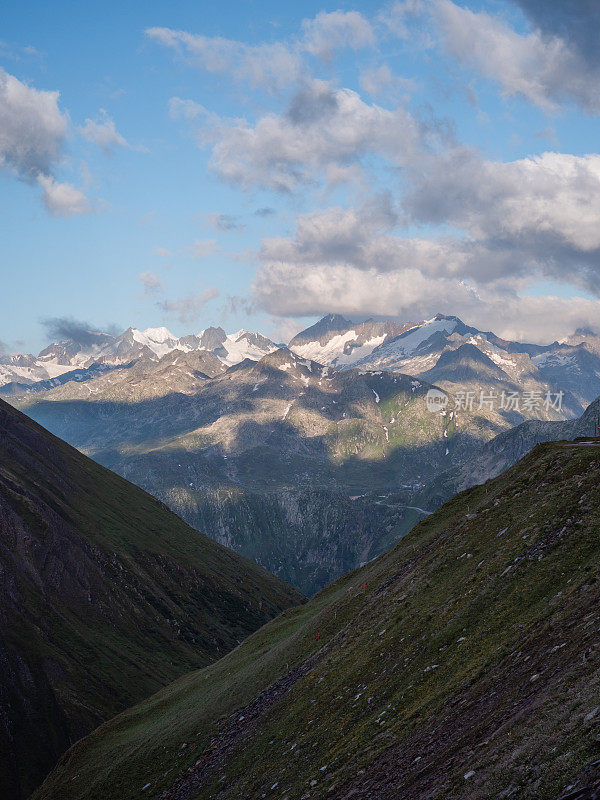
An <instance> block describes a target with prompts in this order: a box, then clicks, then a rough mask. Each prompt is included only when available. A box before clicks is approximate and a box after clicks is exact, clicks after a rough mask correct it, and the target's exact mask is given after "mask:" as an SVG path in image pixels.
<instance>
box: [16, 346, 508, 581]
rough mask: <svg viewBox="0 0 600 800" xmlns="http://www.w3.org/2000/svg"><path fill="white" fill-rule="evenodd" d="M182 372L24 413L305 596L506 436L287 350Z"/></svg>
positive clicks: (385, 543)
mask: <svg viewBox="0 0 600 800" xmlns="http://www.w3.org/2000/svg"><path fill="white" fill-rule="evenodd" d="M196 357H197V356H196V354H193V353H190V354H187V356H185V358H184V359H183V360H184V361H185V359H188V360H189V359H190V358H196ZM169 359H171V360H172V361H177V362H178V363H177V364H170V363H167V364H164V363H163V362H165V360H169ZM179 359H180V356H179V355H177V354H176V353H171V354H170V355H169V356H167V357H165V358H163V359H161V361H159V362H158V364H156V365H155V367H154V368H155V369H160V370H162V372H161V380H160V381H153V380H152V379H150V378H144V377H143V374H142V375H141V376H140V377H139V379H138V378H136V380H135V381H133V379H132V376H131V375H129V374H128V375H123V376H119V375H117V374H116V373H115V372H111V373H107V374H105V375H102V376H100V377H98V378H96V379H95V380H93V381H90V382H88V383H85V384H79V383H73V384H65V385H64V386H61V387H57V388H56V389H53V390H52V391H50V392H45V393H41V394H39V395H35V396H32V397H31V398H29V399H27V400H26V401H25V402H24V403H23V402H22V401H21V407H22V408H23V409H24V410H25V411H26V412H27V413H28V414H29V415H31V416H32V417H33V418H34V419H36V420H37V421H38V422H40V423H41V424H43V425H44V426H45V427H47V428H48V429H50V430H51V431H53V432H54V433H55V434H57V435H59V436H61V437H63V438H65V439H66V440H67V441H69V442H70V443H71V444H73V445H75V446H76V447H78V448H80V449H82V450H83V451H84V452H85V453H86V454H88V455H91V456H92V457H93V458H95V459H96V460H98V461H100V463H102V464H104V465H106V466H108V467H110V468H111V469H114V470H115V471H116V472H118V473H120V474H121V475H123V476H125V477H126V478H128V479H129V480H131V481H133V482H135V483H137V484H138V485H140V486H142V488H144V489H146V490H147V491H149V492H151V493H152V494H153V495H155V496H156V497H159V498H160V499H161V500H163V501H164V502H165V503H167V504H168V505H169V506H170V507H171V508H173V509H174V510H175V511H177V513H179V514H181V515H182V516H183V517H184V518H185V519H186V521H188V522H189V523H190V524H192V525H193V526H194V527H196V528H199V529H200V530H204V531H206V532H207V533H208V534H209V535H210V536H212V537H214V538H215V539H217V540H218V541H220V542H221V543H223V544H226V545H227V546H229V547H232V548H234V549H235V550H237V551H238V552H241V553H243V554H244V555H247V556H248V557H250V558H252V559H254V560H256V561H258V562H259V563H261V564H263V566H265V567H267V568H268V569H269V570H270V571H272V572H274V573H275V574H276V575H278V576H280V577H282V578H284V579H285V580H287V581H290V582H292V583H293V584H294V585H296V586H298V587H299V588H300V589H301V590H302V591H303V592H304V593H306V594H310V593H313V592H314V591H316V590H318V589H320V588H322V587H323V586H325V585H326V584H327V583H329V582H330V581H331V580H333V579H334V578H337V577H339V576H340V575H341V574H343V573H344V572H347V571H348V570H350V569H353V568H354V567H356V566H358V565H360V564H362V563H364V562H366V561H368V560H370V559H371V558H373V557H374V556H376V555H379V554H380V553H381V552H383V551H384V550H386V549H387V548H389V547H390V546H391V545H392V544H393V543H394V542H395V541H397V540H398V538H400V536H401V535H402V534H403V533H405V532H406V531H407V530H409V529H410V527H412V525H413V524H414V522H415V521H416V520H417V519H418V518H419V516H422V513H421V512H419V511H415V509H414V508H409V507H407V506H412V505H414V504H412V503H410V502H408V501H407V499H406V497H408V496H409V494H410V493H411V492H412V491H413V490H414V488H415V487H419V486H421V485H423V484H425V483H426V482H427V481H428V480H429V479H430V478H432V477H433V476H435V475H436V474H437V473H438V472H439V471H440V470H441V469H443V468H444V466H446V467H450V466H452V465H458V464H462V463H464V461H465V460H466V459H468V457H469V455H470V454H471V453H473V452H475V451H477V450H479V448H480V447H481V444H482V442H484V441H486V440H487V439H489V438H491V437H492V436H493V435H495V434H496V433H497V432H498V431H499V430H502V429H503V425H504V424H505V423H503V421H502V419H501V418H499V417H498V415H494V414H490V415H489V416H486V415H485V413H482V414H478V413H474V414H472V415H471V416H470V417H469V418H466V417H465V421H464V424H463V423H462V422H461V425H460V427H458V426H457V425H456V424H455V420H454V417H453V413H452V411H451V410H450V409H449V410H448V413H446V414H445V415H443V414H432V413H430V412H429V411H428V410H427V405H426V400H425V397H426V394H427V391H428V390H429V389H430V388H431V386H430V384H428V383H425V382H424V381H419V380H416V379H414V378H411V377H410V376H407V375H403V374H401V373H394V372H381V371H375V372H369V371H367V370H358V369H357V370H344V371H338V370H333V369H331V368H329V367H322V366H321V365H319V364H317V363H315V362H314V361H310V360H309V359H304V358H299V357H298V356H296V355H294V354H293V353H291V352H290V351H289V350H287V349H285V348H282V349H280V350H278V351H276V352H274V353H271V354H269V355H267V356H265V357H264V358H263V359H262V360H261V361H260V362H258V363H256V362H252V361H244V362H242V363H241V364H239V365H237V366H236V367H232V368H230V369H228V370H227V372H225V373H223V374H220V375H216V376H215V377H214V378H213V379H211V380H208V379H207V378H206V376H205V375H203V374H199V373H198V371H196V372H194V371H193V370H191V369H190V367H189V366H183V367H182V368H181V369H180V367H181V364H180V363H179ZM178 370H179V371H178ZM142 373H143V370H142ZM148 383H149V385H147V384H148ZM14 402H17V401H14Z"/></svg>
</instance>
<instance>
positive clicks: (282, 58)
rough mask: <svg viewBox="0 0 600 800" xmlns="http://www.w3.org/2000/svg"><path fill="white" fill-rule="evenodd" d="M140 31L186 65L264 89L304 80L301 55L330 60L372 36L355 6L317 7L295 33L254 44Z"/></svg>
mask: <svg viewBox="0 0 600 800" xmlns="http://www.w3.org/2000/svg"><path fill="white" fill-rule="evenodd" d="M145 33H146V36H147V37H148V38H149V39H152V40H153V41H155V42H157V43H159V44H161V45H163V46H164V47H168V48H170V49H171V50H174V51H175V52H176V53H178V54H179V55H180V56H181V57H182V58H184V59H185V60H186V61H187V63H189V64H190V65H192V66H196V67H199V68H201V69H204V70H206V71H207V72H210V73H213V74H223V73H224V74H227V75H228V76H231V77H233V78H234V79H235V80H237V81H240V82H244V83H248V84H250V86H252V87H254V88H262V89H266V90H267V91H270V92H279V91H282V90H286V89H289V88H290V87H291V86H293V85H294V84H296V83H299V82H302V81H305V80H307V79H308V77H309V74H310V70H309V67H308V65H307V63H306V57H307V56H314V57H316V58H319V59H324V60H330V59H331V58H332V56H333V53H334V51H336V50H342V49H352V50H358V49H361V48H363V47H369V46H373V45H374V44H375V41H376V36H375V32H374V30H373V27H372V25H371V23H370V22H369V21H368V20H367V19H365V17H363V16H362V15H361V14H360V13H359V12H358V11H333V12H329V13H327V12H325V11H320V12H319V13H318V14H317V15H316V17H314V19H306V20H304V21H303V22H302V34H301V35H300V36H299V37H297V38H295V39H291V40H289V41H280V42H273V43H270V42H266V43H262V44H257V45H249V44H246V43H245V42H240V41H237V40H235V39H225V38H223V37H221V36H203V35H201V34H193V33H189V32H187V31H182V30H174V29H172V28H158V27H157V28H148V29H147V30H146V31H145Z"/></svg>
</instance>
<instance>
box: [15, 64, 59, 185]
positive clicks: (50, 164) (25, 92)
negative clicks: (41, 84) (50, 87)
mask: <svg viewBox="0 0 600 800" xmlns="http://www.w3.org/2000/svg"><path fill="white" fill-rule="evenodd" d="M58 98H59V92H46V91H41V90H38V89H34V88H32V87H31V86H27V84H25V83H21V81H19V80H18V79H17V78H15V77H14V76H13V75H9V74H8V73H7V72H5V71H4V70H3V69H1V68H0V167H5V168H8V169H11V170H14V171H15V172H16V173H17V174H18V175H19V176H20V177H22V178H25V179H31V180H35V179H36V178H37V176H38V175H39V174H45V175H48V174H50V172H51V171H52V169H53V168H54V167H55V166H56V164H57V163H58V162H59V161H60V159H61V156H62V150H63V146H64V143H65V139H66V136H67V131H68V127H69V121H68V117H67V116H66V115H65V114H63V113H62V112H61V111H60V109H59V107H58Z"/></svg>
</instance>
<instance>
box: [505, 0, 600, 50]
mask: <svg viewBox="0 0 600 800" xmlns="http://www.w3.org/2000/svg"><path fill="white" fill-rule="evenodd" d="M513 2H516V3H517V5H518V6H520V7H521V9H522V10H523V12H524V13H525V15H526V16H527V17H528V18H529V19H530V21H531V22H532V23H533V25H534V26H535V27H536V28H537V29H538V30H540V31H541V32H542V33H543V34H545V35H547V36H550V37H553V36H557V37H560V38H561V39H564V40H565V41H567V42H568V43H569V45H570V46H571V47H573V48H575V49H576V50H577V51H578V53H579V54H580V55H581V56H582V57H583V58H584V59H585V60H586V61H589V62H591V63H594V64H596V65H598V64H600V52H599V50H598V31H599V30H600V5H598V3H597V2H596V0H569V2H568V3H564V2H563V3H549V2H547V0H513Z"/></svg>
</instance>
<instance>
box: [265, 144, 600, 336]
mask: <svg viewBox="0 0 600 800" xmlns="http://www.w3.org/2000/svg"><path fill="white" fill-rule="evenodd" d="M599 170H600V162H599V161H598V160H597V157H595V156H588V157H584V158H576V157H575V156H565V155H564V154H557V153H548V154H544V155H543V156H540V157H539V158H535V159H523V160H520V161H516V162H512V163H508V164H503V163H496V162H486V161H484V160H482V159H481V158H480V157H478V156H477V155H476V154H475V153H473V152H472V151H470V150H466V149H465V150H460V151H457V152H455V153H453V156H452V158H450V157H448V158H447V160H446V161H444V162H443V163H440V162H439V161H435V166H433V165H432V169H431V172H430V173H428V172H427V170H425V172H424V173H423V175H420V176H419V178H418V181H417V183H416V184H415V186H414V188H413V191H412V193H411V194H410V195H409V197H408V199H407V201H406V202H405V203H404V205H401V206H398V205H397V204H394V203H393V202H392V201H391V199H390V197H389V196H387V195H382V196H379V197H375V198H373V199H372V200H371V201H370V202H368V203H364V204H363V205H362V206H360V207H357V208H353V207H350V208H342V207H330V208H327V209H324V210H319V211H314V212H311V213H308V214H304V215H301V216H300V217H298V219H297V225H296V231H295V234H294V236H291V237H273V238H267V239H265V240H264V241H263V243H262V247H261V249H260V252H259V258H260V261H261V263H262V267H261V268H260V270H259V272H258V275H257V279H256V282H255V285H254V301H255V304H256V306H257V307H258V308H261V309H263V310H265V311H267V312H269V313H271V314H274V315H279V316H299V315H311V314H322V313H329V312H330V311H334V312H337V313H341V314H346V315H353V314H354V315H365V316H366V315H373V314H375V315H377V314H379V315H384V316H385V315H391V316H397V317H401V318H404V319H406V318H408V319H420V318H423V317H428V316H431V315H432V314H434V313H436V312H437V311H443V312H445V313H458V314H462V315H463V316H465V318H467V319H468V320H470V321H473V322H474V324H481V325H486V322H485V321H486V319H489V320H497V323H496V328H497V330H498V331H499V332H500V333H502V335H508V333H509V332H511V331H512V332H514V331H516V330H517V327H518V325H520V326H521V327H520V328H519V330H520V332H521V334H522V335H525V334H526V335H527V336H529V337H534V336H538V337H539V336H541V335H542V333H541V332H542V331H545V332H547V331H550V330H551V329H552V326H555V327H556V325H557V324H558V320H559V317H557V316H555V314H560V315H562V316H560V329H561V331H563V328H564V329H565V330H564V331H563V333H564V334H566V333H568V332H569V330H572V329H573V327H577V326H581V325H586V324H587V325H590V324H597V323H598V322H599V321H600V303H599V302H598V301H595V300H589V299H585V298H581V297H576V298H573V299H571V300H568V301H567V300H565V299H564V298H553V297H546V298H534V297H531V296H529V295H527V294H526V293H524V292H526V290H527V288H528V287H529V286H530V285H531V284H532V282H533V281H534V280H536V279H539V278H542V277H545V278H548V277H550V278H554V279H558V280H561V281H563V282H571V283H578V284H579V285H580V286H581V287H583V288H585V289H586V290H588V291H591V292H592V293H594V294H596V295H597V294H600V171H599ZM415 221H421V222H426V223H437V224H443V225H448V224H449V225H451V226H452V227H453V228H454V229H456V228H462V229H463V232H462V234H461V232H460V231H457V232H456V233H454V234H453V235H445V236H444V235H439V236H437V237H436V238H434V237H432V236H428V237H415V236H410V237H409V236H403V235H400V234H399V233H398V231H397V229H398V228H399V227H401V226H403V225H406V224H407V223H409V222H410V223H413V224H414V222H415ZM441 301H443V304H444V305H443V307H442V308H440V302H441ZM544 309H546V311H545V312H544ZM544 313H545V314H546V315H547V318H546V319H545V321H544ZM523 315H528V316H527V319H525V320H524V319H522V316H523ZM575 323H576V324H575ZM509 325H510V326H512V327H510V328H509ZM488 327H489V325H488ZM557 330H558V328H557ZM536 331H537V333H536ZM544 335H545V333H544ZM552 335H558V334H552ZM561 335H562V334H561Z"/></svg>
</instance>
